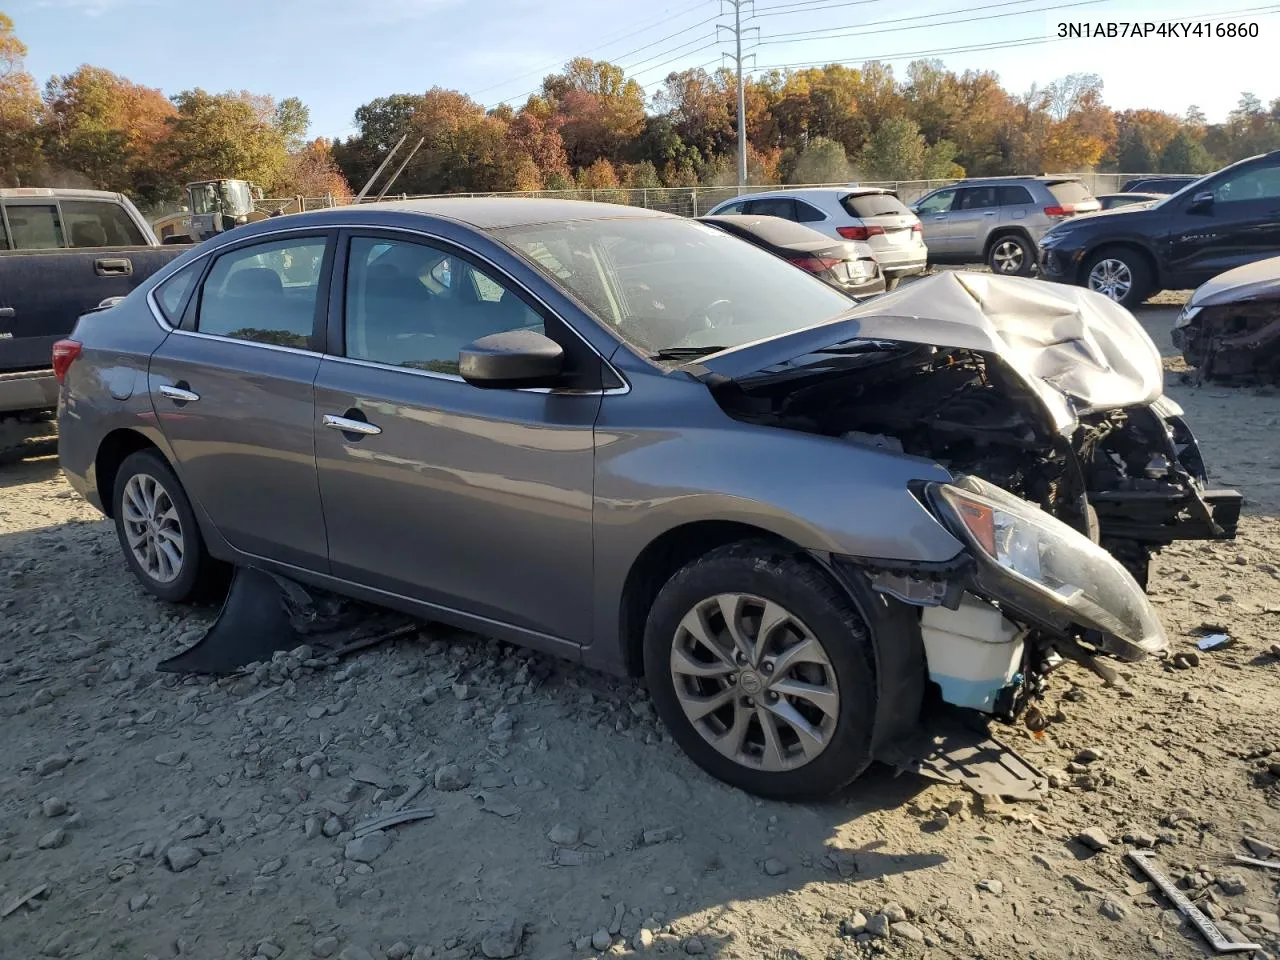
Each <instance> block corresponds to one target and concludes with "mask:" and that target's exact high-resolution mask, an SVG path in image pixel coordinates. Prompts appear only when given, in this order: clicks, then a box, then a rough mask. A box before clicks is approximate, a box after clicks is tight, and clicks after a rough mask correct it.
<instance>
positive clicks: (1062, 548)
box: [55, 199, 1165, 798]
mask: <svg viewBox="0 0 1280 960" xmlns="http://www.w3.org/2000/svg"><path fill="white" fill-rule="evenodd" d="M1007 282H1008V283H1022V281H1007ZM931 283H935V286H934V287H933V288H927V285H928V284H931ZM956 283H957V281H956V280H955V279H948V278H933V279H932V280H925V281H922V282H921V283H920V284H916V285H913V288H920V290H921V293H920V294H914V293H910V290H909V289H906V288H904V290H903V291H902V294H901V295H899V294H891V295H888V296H887V297H885V298H880V299H878V300H876V301H872V302H871V303H869V304H868V305H864V306H863V307H860V308H856V309H855V310H853V311H850V303H849V300H848V299H847V298H846V297H845V296H843V295H842V294H840V293H839V292H837V291H835V290H833V289H831V288H830V287H828V286H827V285H826V284H824V283H822V282H821V281H820V280H818V279H815V278H814V277H812V276H809V275H807V274H805V273H804V272H803V271H800V270H796V269H795V268H794V267H792V266H791V265H790V264H787V263H785V262H783V261H782V260H780V259H778V258H777V257H774V256H771V255H770V254H768V253H766V252H764V251H762V250H760V249H758V248H756V247H754V246H752V245H750V244H747V243H745V242H743V241H741V240H739V239H737V238H735V237H732V236H729V235H727V234H725V233H723V232H721V231H718V230H715V229H712V228H711V227H708V226H705V225H703V224H699V223H697V222H695V221H691V220H686V219H682V218H678V217H672V216H667V215H664V214H660V213H655V212H653V211H647V210H640V209H634V208H629V207H617V206H611V205H604V204H599V205H597V204H585V203H574V202H568V201H566V202H561V201H549V200H525V199H447V200H433V201H422V202H417V201H415V202H409V203H396V204H371V205H367V206H359V207H348V208H340V209H335V210H327V211H320V212H316V213H309V214H303V215H299V216H291V217H286V218H281V219H274V220H270V221H266V222H263V223H259V224H252V225H249V226H246V227H243V228H240V229H237V230H235V231H232V232H230V233H227V234H224V235H222V236H221V237H219V238H216V239H214V240H211V241H209V242H207V243H205V244H202V245H200V246H198V247H196V248H194V249H192V250H190V251H187V252H185V253H184V254H183V256H181V257H180V258H178V259H177V260H176V261H174V262H173V263H172V264H171V265H170V266H168V267H167V268H165V269H164V270H162V271H160V272H159V273H158V274H157V275H156V276H155V277H153V278H151V279H149V280H148V281H146V282H145V283H143V284H142V285H141V286H140V287H139V288H138V289H137V290H135V291H134V292H133V293H132V294H130V295H129V296H128V297H127V298H125V299H124V300H123V301H122V302H121V303H119V304H117V305H115V306H112V307H109V308H106V309H103V310H101V311H98V312H94V313H91V314H88V315H86V316H85V317H83V318H81V320H80V322H79V324H78V326H77V327H76V329H75V332H74V333H73V335H72V337H71V338H69V339H68V340H66V341H62V342H61V343H59V344H58V346H57V348H56V350H55V355H56V357H57V374H58V377H59V380H60V382H61V392H60V401H59V428H60V431H61V444H60V454H61V458H62V465H63V469H64V470H65V472H66V474H67V476H68V478H69V479H70V481H71V482H72V484H73V485H74V486H75V487H76V489H77V490H79V491H80V492H81V493H82V494H83V495H84V496H85V497H86V498H88V499H89V501H90V502H92V503H93V504H94V505H95V506H97V507H98V508H99V509H101V510H103V511H104V512H105V513H106V514H107V515H108V516H110V517H112V518H114V520H115V524H116V528H117V531H118V533H119V539H120V543H121V546H122V550H123V555H124V558H125V560H126V562H127V563H128V564H129V566H130V567H131V568H132V570H133V572H134V573H135V574H136V576H137V578H138V579H139V581H140V582H141V583H142V585H143V586H144V587H145V588H146V589H147V590H149V591H150V592H151V593H152V594H154V595H155V596H157V597H160V598H162V599H164V600H168V601H173V602H182V601H189V600H192V599H195V598H198V597H200V596H207V595H209V594H211V593H214V592H216V591H217V590H219V589H222V588H224V586H225V582H226V579H225V577H226V572H227V570H228V569H229V568H230V567H231V566H232V565H234V566H235V567H237V568H239V569H242V570H243V569H250V568H256V569H258V570H264V571H268V572H270V573H272V574H274V575H276V576H278V577H282V578H289V579H293V580H295V581H299V582H302V583H305V584H308V585H310V586H311V587H319V588H322V589H324V590H328V591H331V592H334V593H337V594H340V595H344V596H347V597H353V598H356V599H359V600H362V601H365V602H370V603H374V604H378V605H382V606H385V607H390V608H394V609H396V610H399V611H401V612H405V613H409V614H412V615H414V616H417V617H421V618H424V619H430V620H437V621H443V622H446V623H449V624H453V625H455V626H458V627H462V628H466V629H471V630H475V631H478V632H482V633H485V634H489V635H493V636H497V637H500V638H503V639H506V640H509V641H512V642H515V643H519V644H524V645H526V646H529V647H533V648H536V649H538V650H542V651H547V652H550V653H554V654H558V655H561V656H564V657H568V658H571V659H574V660H577V661H580V662H583V663H586V664H588V665H590V666H593V667H598V668H602V669H605V670H611V671H615V672H618V673H624V674H643V676H644V677H645V678H646V680H647V683H648V685H649V689H650V691H651V693H652V696H653V699H654V702H655V705H656V706H657V709H658V711H659V712H660V714H661V716H662V718H663V719H664V721H665V722H666V724H667V725H668V726H669V728H670V730H671V732H672V735H673V736H674V738H675V739H676V741H677V742H678V743H679V744H680V745H681V746H682V747H683V748H684V749H685V750H686V751H687V752H688V753H689V754H690V756H691V757H692V758H693V759H694V760H695V761H696V762H697V763H699V764H700V765H701V766H702V767H704V768H705V769H706V770H708V771H709V772H710V773H712V774H713V775H715V776H717V777H719V778H721V779H723V780H725V781H727V782H729V783H732V784H735V785H738V786H740V787H742V788H744V789H747V790H750V791H753V792H756V793H759V794H762V795H766V796H772V797H780V798H800V797H809V796H816V795H821V794H825V793H828V792H830V791H832V790H834V789H836V788H838V787H840V786H841V785H843V784H845V783H847V782H849V781H850V780H852V779H853V778H854V777H856V776H857V775H858V774H859V773H860V772H861V771H862V770H863V769H865V768H866V766H867V765H868V764H869V763H870V762H871V761H872V760H873V759H874V758H876V757H885V756H887V755H889V754H891V753H892V752H893V750H894V749H895V748H896V745H897V744H900V743H902V742H903V740H904V738H906V737H907V736H908V735H910V734H911V733H912V732H913V731H914V730H915V728H916V727H917V725H918V724H919V723H920V720H921V715H922V708H923V704H924V702H925V700H926V690H927V686H928V685H929V684H933V685H935V686H936V688H937V689H938V690H939V691H940V693H941V697H942V699H943V700H946V701H949V702H951V703H954V704H957V705H959V706H962V707H965V708H969V709H973V710H976V711H980V712H983V713H986V714H994V715H999V716H1003V717H1006V718H1012V717H1014V716H1016V715H1017V714H1018V713H1019V712H1020V711H1021V710H1022V709H1023V708H1024V707H1025V706H1026V705H1027V703H1028V701H1029V700H1030V698H1032V697H1033V696H1035V695H1036V694H1037V692H1038V689H1039V686H1040V684H1041V682H1042V677H1043V675H1044V674H1045V673H1047V672H1048V669H1049V666H1050V665H1051V664H1052V663H1053V662H1055V661H1058V660H1060V657H1059V653H1061V654H1064V655H1068V656H1082V657H1083V656H1093V655H1097V654H1100V653H1110V654H1114V655H1116V656H1118V657H1121V658H1125V659H1139V658H1141V657H1143V656H1146V655H1148V654H1150V653H1152V652H1154V651H1158V650H1161V649H1163V648H1164V646H1165V638H1164V635H1163V632H1162V630H1161V627H1160V625H1159V623H1158V621H1157V619H1156V617H1155V615H1154V613H1153V612H1152V608H1151V606H1150V605H1149V604H1148V602H1147V600H1146V597H1145V595H1144V594H1143V592H1142V590H1141V589H1140V588H1139V586H1138V585H1137V584H1136V583H1135V581H1134V579H1133V578H1132V577H1131V576H1130V575H1129V574H1128V573H1127V572H1126V571H1125V569H1124V568H1123V567H1122V566H1121V565H1120V564H1119V563H1118V562H1117V561H1116V560H1115V559H1113V557H1112V556H1111V555H1110V554H1109V553H1107V552H1106V551H1105V550H1103V549H1101V548H1100V547H1098V546H1097V545H1095V543H1093V542H1091V540H1090V539H1089V537H1088V536H1086V535H1085V533H1084V532H1082V531H1087V530H1088V523H1087V519H1086V515H1085V514H1084V513H1083V512H1082V511H1081V509H1080V507H1081V503H1080V501H1079V499H1078V497H1077V494H1076V493H1072V492H1071V488H1070V487H1069V485H1064V486H1062V487H1061V488H1059V487H1052V488H1049V487H1045V488H1041V487H1040V483H1041V481H1040V473H1039V472H1038V471H1041V470H1043V471H1051V470H1057V469H1059V468H1060V465H1061V464H1062V463H1063V462H1064V460H1063V457H1064V452H1063V448H1062V446H1061V442H1062V441H1061V437H1060V435H1059V433H1060V431H1061V430H1063V429H1065V428H1064V427H1063V423H1062V422H1061V420H1062V417H1064V416H1067V415H1068V411H1069V407H1067V406H1065V405H1064V406H1062V407H1061V409H1059V408H1058V407H1056V406H1052V405H1049V406H1046V405H1045V403H1046V401H1045V400H1044V399H1043V397H1044V396H1047V393H1046V391H1049V390H1050V388H1049V387H1048V386H1047V385H1045V384H1043V383H1041V385H1040V386H1039V387H1035V386H1033V385H1032V386H1029V384H1031V381H1030V380H1027V379H1025V378H1021V377H1022V375H1021V374H1019V373H1018V372H1017V371H1016V370H1015V369H1014V368H1013V367H1010V366H1008V365H1007V364H1006V362H1005V361H1004V360H1002V359H1001V357H1000V356H999V355H998V352H989V351H988V352H985V353H984V350H988V347H987V346H986V345H988V344H992V343H995V342H996V341H995V339H993V337H991V336H985V335H984V337H977V336H976V335H966V337H965V338H962V341H956V342H957V343H961V346H960V347H956V348H948V347H943V346H938V345H936V344H933V343H929V342H926V341H927V339H928V337H924V338H922V337H921V336H913V335H912V323H913V321H912V320H908V319H897V318H895V309H896V308H901V305H902V304H903V303H905V302H907V301H905V300H903V299H901V297H903V296H908V295H910V296H913V297H919V296H923V295H925V294H927V293H928V290H929V289H933V290H935V291H936V292H938V293H939V294H945V293H946V291H947V290H951V289H952V288H953V287H954V285H955V284H956ZM947 284H950V285H952V286H950V287H949V286H946V285H947ZM955 289H957V290H958V288H955ZM1011 289H1016V290H1018V291H1021V290H1023V289H1024V288H1023V287H1016V288H1011ZM1026 289H1027V290H1030V291H1031V292H1032V293H1033V294H1035V295H1036V296H1040V297H1042V294H1041V293H1040V291H1041V288H1040V287H1036V286H1035V285H1031V286H1030V287H1027V288H1026ZM1081 295H1084V296H1091V295H1089V294H1087V293H1081ZM949 297H950V299H947V297H942V299H941V300H940V301H939V302H942V300H945V301H946V302H948V303H951V304H953V305H954V306H952V307H948V309H951V310H954V311H957V312H958V311H963V310H969V311H975V310H976V306H975V304H974V300H973V298H972V297H971V296H968V295H965V294H963V293H959V292H953V293H951V294H950V295H949ZM926 301H927V297H926ZM911 302H913V303H923V302H925V301H911ZM902 309H903V312H902V313H901V314H898V315H897V316H898V317H905V316H908V315H909V314H908V311H907V310H906V309H905V308H902ZM911 310H912V311H913V312H917V313H918V311H919V306H914V307H912V308H911ZM876 311H879V313H878V314H877V313H876ZM961 328H964V323H960V322H959V321H954V320H953V321H951V322H947V321H946V320H945V318H944V319H943V321H942V322H941V323H939V324H937V325H934V326H930V327H929V328H928V329H930V330H943V331H949V330H956V329H961ZM895 331H898V332H899V333H900V334H901V336H897V335H895V333H894V332H895ZM929 336H935V334H933V333H930V334H929ZM991 349H992V350H994V349H995V348H991ZM1020 378H1021V379H1020ZM1038 391H1039V392H1038ZM1038 398H1040V399H1038ZM1046 410H1055V411H1058V412H1057V413H1055V416H1057V417H1058V421H1059V422H1057V424H1056V427H1055V428H1054V429H1053V430H1048V431H1046V430H1042V428H1041V427H1040V426H1037V424H1042V423H1043V422H1044V417H1046V416H1047V414H1046ZM966 420H972V423H973V426H972V429H969V428H967V427H966V426H965V421H966ZM996 424H999V425H1001V426H999V428H998V429H995V428H994V425H996ZM966 431H968V432H966ZM993 431H994V432H993ZM1006 435H1007V436H1006ZM1002 438H1006V439H1007V440H1008V442H1009V443H1010V444H1011V445H1012V446H1011V447H1010V449H1014V450H1016V451H1018V453H1017V454H1016V457H1017V458H1018V459H1016V462H1015V463H1014V466H1013V467H1012V468H1011V469H1010V470H1009V472H1008V473H1007V474H1001V475H1000V476H1001V477H1002V478H1003V479H1001V480H1000V484H999V485H997V484H996V483H993V482H991V478H992V476H993V475H995V473H996V472H997V471H998V470H1000V469H1003V467H1002V464H1004V463H1005V459H1003V458H1005V457H1006V456H1007V451H1006V450H1005V448H1003V447H1001V446H1000V444H1001V443H1002V442H1004V440H1003V439H1002ZM975 444H977V446H975ZM993 444H994V445H993ZM1037 444H1043V447H1041V446H1037ZM983 450H986V451H987V453H985V454H983V453H982V452H981V451H983ZM984 458H985V460H984ZM1143 462H1144V463H1146V462H1147V461H1146V460H1145V459H1144V460H1143ZM1072 469H1075V468H1074V467H1072ZM977 473H983V474H984V476H985V478H986V479H982V478H979V477H978V476H977V475H976V474H977ZM1045 475H1046V476H1047V475H1048V474H1047V473H1046V474H1045ZM1024 484H1025V486H1024ZM1033 484H1034V486H1033ZM1002 487H1003V489H1002ZM1058 489H1061V490H1062V491H1063V493H1062V498H1061V499H1060V500H1055V499H1054V491H1056V490H1058ZM1046 490H1048V491H1049V492H1046ZM1031 500H1035V501H1036V502H1035V503H1033V502H1031ZM1037 503H1038V504H1040V505H1042V506H1044V507H1046V508H1048V509H1041V508H1040V506H1038V505H1037ZM1055 514H1056V515H1055ZM1095 525H1096V519H1095ZM895 755H896V754H895Z"/></svg>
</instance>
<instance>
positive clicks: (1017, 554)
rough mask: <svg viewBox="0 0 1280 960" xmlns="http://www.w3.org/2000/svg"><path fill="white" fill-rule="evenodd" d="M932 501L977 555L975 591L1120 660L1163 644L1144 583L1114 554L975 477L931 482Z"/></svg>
mask: <svg viewBox="0 0 1280 960" xmlns="http://www.w3.org/2000/svg"><path fill="white" fill-rule="evenodd" d="M929 491H930V500H931V501H932V503H933V505H934V507H935V509H937V511H938V513H939V514H940V515H941V517H942V519H943V520H944V522H946V524H947V526H948V527H949V528H950V529H951V531H952V532H953V533H954V534H956V535H957V536H959V537H960V538H961V539H963V540H965V541H966V542H967V543H968V544H969V545H970V546H971V547H972V548H973V553H974V555H975V557H976V558H977V559H978V560H979V566H978V570H979V572H978V574H977V578H978V584H977V586H978V587H979V592H981V593H983V594H985V595H986V596H987V597H988V599H991V600H996V601H999V602H1000V603H1001V604H1002V605H1003V606H1005V607H1006V608H1008V609H1009V610H1010V611H1018V612H1021V613H1022V614H1024V615H1025V616H1026V617H1028V618H1030V619H1032V620H1035V621H1037V622H1039V623H1040V624H1042V625H1044V626H1046V627H1050V628H1053V629H1057V630H1059V631H1062V632H1067V631H1066V628H1067V626H1068V625H1071V624H1074V625H1076V626H1077V627H1080V628H1083V629H1084V630H1086V631H1095V632H1096V633H1098V634H1100V635H1101V639H1098V640H1097V642H1098V644H1099V646H1100V647H1101V648H1102V649H1104V650H1106V651H1107V652H1109V653H1113V654H1115V655H1116V656H1118V657H1120V658H1122V659H1125V660H1139V659H1142V657H1144V656H1147V655H1149V654H1153V653H1158V652H1160V651H1161V650H1164V649H1165V648H1166V647H1167V646H1168V641H1167V639H1166V638H1165V634H1164V628H1163V627H1162V626H1161V625H1160V621H1159V619H1158V618H1157V617H1156V613H1155V610H1154V609H1153V608H1152V606H1151V604H1150V602H1149V601H1148V600H1147V597H1146V594H1144V593H1143V592H1142V588H1141V587H1139V586H1138V584H1137V583H1136V582H1135V581H1134V579H1133V577H1132V576H1130V575H1129V573H1128V571H1126V570H1125V568H1124V567H1122V566H1121V565H1120V564H1119V562H1118V561H1116V559H1115V558H1114V557H1112V556H1111V554H1109V553H1107V552H1106V551H1105V550H1103V549H1102V548H1101V547H1099V546H1098V545H1097V544H1095V543H1093V542H1092V541H1091V540H1089V539H1088V538H1087V537H1085V536H1083V535H1082V534H1080V533H1078V532H1077V531H1075V530H1073V529H1072V528H1071V527H1069V526H1067V525H1066V524H1065V523H1062V522H1061V521H1060V520H1057V519H1055V518H1054V517H1051V516H1049V514H1047V513H1045V512H1044V511H1043V510H1040V509H1039V508H1037V507H1036V506H1035V505H1034V504H1031V503H1028V502H1027V501H1025V500H1022V499H1020V498H1018V497H1015V496H1014V495H1013V494H1011V493H1009V492H1007V491H1005V490H1002V489H1000V488H999V487H996V486H993V485H992V484H989V483H986V482H984V481H982V480H979V479H978V478H976V477H958V478H957V479H955V480H954V481H952V482H951V483H936V484H933V485H931V486H930V488H929Z"/></svg>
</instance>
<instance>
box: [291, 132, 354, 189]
mask: <svg viewBox="0 0 1280 960" xmlns="http://www.w3.org/2000/svg"><path fill="white" fill-rule="evenodd" d="M275 186H276V188H277V189H276V192H278V193H280V194H281V195H283V196H303V197H323V196H329V195H332V196H333V197H334V198H335V199H337V200H340V201H345V200H349V199H350V198H351V186H350V184H348V183H347V178H346V177H344V176H343V175H342V171H341V170H339V169H338V164H337V162H336V161H335V160H334V158H333V145H332V143H330V141H328V140H325V139H323V138H319V139H316V140H312V141H311V142H310V143H306V144H303V145H302V147H300V148H299V149H297V150H294V151H293V152H292V153H290V154H289V158H288V160H286V161H285V165H284V170H283V172H282V173H281V174H280V179H279V181H278V182H277V184H276V185H275Z"/></svg>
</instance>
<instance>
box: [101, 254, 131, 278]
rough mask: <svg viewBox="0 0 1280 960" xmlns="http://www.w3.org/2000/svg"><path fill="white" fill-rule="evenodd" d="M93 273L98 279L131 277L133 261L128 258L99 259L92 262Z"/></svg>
mask: <svg viewBox="0 0 1280 960" xmlns="http://www.w3.org/2000/svg"><path fill="white" fill-rule="evenodd" d="M93 272H94V273H96V274H97V275H98V276H100V277H131V276H133V261H132V260H130V259H129V258H128V257H99V258H98V259H97V260H95V261H93Z"/></svg>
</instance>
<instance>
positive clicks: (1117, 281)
mask: <svg viewBox="0 0 1280 960" xmlns="http://www.w3.org/2000/svg"><path fill="white" fill-rule="evenodd" d="M1108 265H1109V266H1108ZM1107 277H1111V278H1113V281H1114V282H1113V283H1111V284H1110V285H1108V284H1107V282H1106V278H1107ZM1082 280H1083V285H1084V286H1086V287H1088V288H1089V289H1090V290H1093V291H1095V292H1096V293H1101V294H1102V295H1103V296H1104V297H1109V298H1110V299H1112V300H1114V301H1115V302H1116V303H1118V304H1120V306H1122V307H1125V308H1127V309H1129V310H1132V309H1134V308H1135V307H1138V306H1140V305H1141V304H1142V301H1144V300H1146V299H1147V297H1149V296H1151V294H1152V293H1154V292H1155V291H1154V290H1153V289H1152V277H1151V268H1150V267H1149V266H1148V265H1147V261H1146V259H1145V258H1144V257H1143V255H1142V254H1141V253H1139V252H1138V251H1137V250H1134V249H1133V248H1132V247H1104V248H1103V249H1101V250H1099V251H1098V252H1097V253H1095V254H1094V255H1093V256H1092V257H1090V258H1089V259H1088V260H1087V261H1085V265H1084V271H1083V277H1082Z"/></svg>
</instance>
